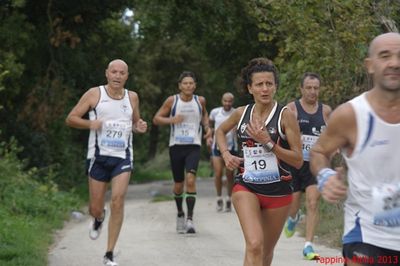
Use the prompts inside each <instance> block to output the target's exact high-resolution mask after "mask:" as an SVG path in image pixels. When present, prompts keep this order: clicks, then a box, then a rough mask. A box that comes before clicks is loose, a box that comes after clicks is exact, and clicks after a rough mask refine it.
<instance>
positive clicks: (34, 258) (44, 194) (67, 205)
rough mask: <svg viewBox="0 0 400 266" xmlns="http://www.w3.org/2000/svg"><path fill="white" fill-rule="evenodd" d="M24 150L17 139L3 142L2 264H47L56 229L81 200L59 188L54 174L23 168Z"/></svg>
mask: <svg viewBox="0 0 400 266" xmlns="http://www.w3.org/2000/svg"><path fill="white" fill-rule="evenodd" d="M20 151H21V148H20V147H18V145H17V142H16V141H15V139H11V140H10V141H9V142H2V143H0V158H1V160H0V206H2V207H1V208H0V239H1V241H0V264H1V265H45V264H46V261H47V251H48V246H49V245H50V243H51V241H52V233H53V229H55V228H59V227H61V226H62V224H63V220H64V219H66V218H67V216H66V215H67V214H68V213H69V212H70V211H71V210H72V208H75V209H76V208H78V207H79V206H80V204H81V200H80V199H79V197H77V196H76V195H74V194H72V193H67V192H62V191H59V189H58V186H57V185H56V183H55V182H54V181H53V176H52V175H48V176H38V175H39V171H38V170H37V169H35V168H32V169H30V170H28V171H23V169H24V168H25V165H24V163H23V162H21V161H19V160H18V158H17V153H18V152H20ZM39 179H41V180H42V182H38V181H37V180H39Z"/></svg>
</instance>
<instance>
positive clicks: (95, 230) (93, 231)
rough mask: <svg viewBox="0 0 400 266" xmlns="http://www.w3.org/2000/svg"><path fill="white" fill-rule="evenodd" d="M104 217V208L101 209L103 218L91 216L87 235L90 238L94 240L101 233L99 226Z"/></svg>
mask: <svg viewBox="0 0 400 266" xmlns="http://www.w3.org/2000/svg"><path fill="white" fill-rule="evenodd" d="M105 218H106V209H104V210H103V219H102V220H98V219H97V218H93V221H92V222H91V223H90V227H89V237H90V239H92V240H96V239H97V238H99V236H100V233H101V228H102V227H103V222H104V219H105Z"/></svg>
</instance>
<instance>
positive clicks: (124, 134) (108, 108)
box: [87, 86, 133, 160]
mask: <svg viewBox="0 0 400 266" xmlns="http://www.w3.org/2000/svg"><path fill="white" fill-rule="evenodd" d="M99 90H100V99H99V102H98V103H97V105H96V107H95V108H94V109H93V110H91V111H90V112H89V119H90V120H95V119H98V120H101V121H102V127H101V128H100V129H99V130H90V135H89V143H88V154H87V158H88V159H91V158H93V157H95V156H98V155H105V156H112V157H119V158H124V159H125V158H129V159H130V160H133V149H132V113H133V107H132V105H131V102H130V100H129V94H128V90H126V89H125V93H124V97H123V98H122V99H120V100H116V99H113V98H111V97H110V96H109V95H108V94H107V91H106V89H105V87H104V86H100V87H99Z"/></svg>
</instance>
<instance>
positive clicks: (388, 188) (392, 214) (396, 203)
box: [342, 93, 400, 251]
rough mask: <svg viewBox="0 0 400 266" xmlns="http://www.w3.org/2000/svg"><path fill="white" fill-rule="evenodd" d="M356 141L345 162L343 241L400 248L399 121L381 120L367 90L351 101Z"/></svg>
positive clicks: (345, 242)
mask: <svg viewBox="0 0 400 266" xmlns="http://www.w3.org/2000/svg"><path fill="white" fill-rule="evenodd" d="M350 103H351V105H352V107H353V109H354V111H355V115H356V121H357V141H356V145H355V147H354V151H353V154H352V155H351V156H350V157H348V156H346V155H345V151H342V152H343V155H344V157H345V159H346V162H347V165H348V168H349V170H348V185H349V189H348V196H347V200H346V202H345V207H344V210H345V228H344V235H343V243H344V244H347V243H354V242H362V243H368V244H371V245H375V246H378V247H382V248H386V249H391V250H399V251H400V159H399V152H400V137H399V136H400V124H389V123H387V122H385V121H383V120H382V119H381V118H380V117H379V116H378V115H376V113H375V112H374V110H373V109H372V108H371V106H370V104H369V103H368V101H367V98H366V93H363V94H361V95H360V96H358V97H356V98H354V99H352V100H351V101H350Z"/></svg>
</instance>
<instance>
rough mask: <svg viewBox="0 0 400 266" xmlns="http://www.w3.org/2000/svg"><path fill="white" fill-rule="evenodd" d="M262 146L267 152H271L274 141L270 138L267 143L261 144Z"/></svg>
mask: <svg viewBox="0 0 400 266" xmlns="http://www.w3.org/2000/svg"><path fill="white" fill-rule="evenodd" d="M262 146H263V148H264V149H265V150H266V151H267V152H271V151H272V149H273V148H274V147H275V143H274V142H273V141H272V140H270V141H268V142H267V143H265V144H263V145H262Z"/></svg>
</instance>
